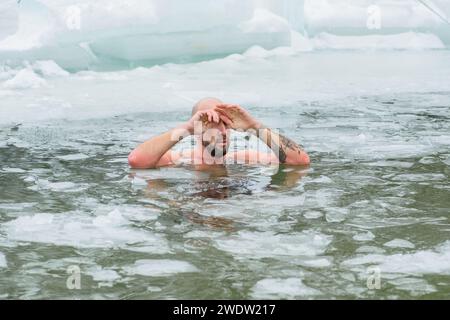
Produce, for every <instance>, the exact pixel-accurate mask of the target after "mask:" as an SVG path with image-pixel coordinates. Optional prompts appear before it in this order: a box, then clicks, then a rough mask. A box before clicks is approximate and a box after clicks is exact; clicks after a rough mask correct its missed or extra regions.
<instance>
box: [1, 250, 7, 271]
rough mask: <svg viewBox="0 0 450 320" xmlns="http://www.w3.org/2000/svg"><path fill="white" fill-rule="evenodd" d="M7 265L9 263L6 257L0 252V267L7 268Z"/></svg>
mask: <svg viewBox="0 0 450 320" xmlns="http://www.w3.org/2000/svg"><path fill="white" fill-rule="evenodd" d="M7 266H8V264H7V262H6V257H5V255H4V254H3V253H2V252H0V268H6V267H7Z"/></svg>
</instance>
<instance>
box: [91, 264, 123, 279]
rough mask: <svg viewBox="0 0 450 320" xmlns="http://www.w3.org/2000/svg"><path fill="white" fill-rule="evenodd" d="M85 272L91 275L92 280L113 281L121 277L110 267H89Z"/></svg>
mask: <svg viewBox="0 0 450 320" xmlns="http://www.w3.org/2000/svg"><path fill="white" fill-rule="evenodd" d="M87 274H89V275H90V276H92V278H93V279H94V281H99V282H114V281H116V280H118V279H120V278H121V277H120V275H119V274H118V273H117V271H114V270H111V269H103V268H101V267H99V266H97V267H95V268H91V269H90V270H88V272H87Z"/></svg>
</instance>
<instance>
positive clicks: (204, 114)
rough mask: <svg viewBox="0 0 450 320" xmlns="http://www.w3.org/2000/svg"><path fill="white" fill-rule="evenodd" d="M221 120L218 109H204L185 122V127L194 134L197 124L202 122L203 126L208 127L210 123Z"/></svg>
mask: <svg viewBox="0 0 450 320" xmlns="http://www.w3.org/2000/svg"><path fill="white" fill-rule="evenodd" d="M219 122H220V117H219V114H218V113H217V112H216V111H214V110H203V111H198V112H197V113H196V114H194V115H193V116H192V118H191V119H190V120H189V121H188V122H187V123H186V124H185V128H186V129H187V130H188V131H189V132H190V134H194V131H195V128H196V126H198V125H199V124H200V123H201V124H202V126H203V128H208V126H209V124H210V123H219ZM200 132H202V131H200Z"/></svg>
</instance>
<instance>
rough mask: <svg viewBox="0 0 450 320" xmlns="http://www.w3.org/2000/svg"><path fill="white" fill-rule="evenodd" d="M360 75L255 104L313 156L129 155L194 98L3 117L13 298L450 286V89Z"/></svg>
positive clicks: (2, 203) (1, 259) (5, 258)
mask: <svg viewBox="0 0 450 320" xmlns="http://www.w3.org/2000/svg"><path fill="white" fill-rule="evenodd" d="M406 79H407V77H406V76H403V77H402V78H400V80H399V79H394V78H391V79H390V80H389V81H391V82H392V81H401V80H403V81H406ZM424 79H428V78H426V77H425V76H424V77H423V78H421V80H420V81H423V82H424V86H425V87H426V84H425V82H427V81H425V80H424ZM439 79H440V78H438V80H439ZM373 81H374V83H375V82H377V83H378V87H382V86H383V83H382V82H380V81H379V79H378V80H377V79H374V80H373ZM447 81H448V79H447ZM427 84H428V85H430V86H431V84H430V83H429V82H428V83H427ZM348 85H350V84H348ZM440 85H442V84H441V83H440V84H439V85H435V87H439V86H440ZM354 86H355V94H348V95H347V96H346V97H339V98H333V99H316V100H315V99H307V100H304V101H302V100H301V99H299V101H298V102H290V103H285V102H284V101H281V100H280V102H279V103H273V104H272V105H270V106H269V108H260V107H258V106H257V105H249V110H250V112H251V113H252V114H254V115H255V116H256V117H258V118H260V119H261V120H262V121H263V122H264V123H266V124H268V125H270V126H271V127H273V128H279V129H280V130H282V131H283V132H284V133H285V134H286V135H287V136H289V137H292V138H294V139H295V140H297V141H299V142H300V143H302V144H303V145H304V146H305V148H306V149H307V150H308V151H309V153H310V156H311V159H312V166H311V167H310V168H295V167H280V168H276V167H245V166H239V165H229V166H227V167H226V168H222V167H214V168H211V170H210V171H206V172H196V171H194V170H193V169H192V168H190V167H179V168H166V169H160V170H143V171H133V170H130V169H129V168H128V165H127V154H128V152H129V151H130V150H131V149H132V148H133V147H134V146H135V145H136V144H137V143H139V142H141V141H142V140H143V139H145V138H146V137H149V136H152V135H154V134H157V133H160V132H162V131H164V130H166V129H168V128H171V127H173V126H175V125H176V124H177V123H179V122H180V121H182V120H183V119H186V118H187V117H188V115H189V110H184V111H180V112H176V113H174V112H172V110H170V111H153V112H150V113H149V112H143V113H130V114H127V115H116V116H107V117H97V118H95V119H93V118H90V119H89V118H87V119H78V120H76V119H71V120H67V119H66V120H64V119H53V120H41V121H37V122H32V121H26V122H24V123H23V124H21V125H10V124H3V125H1V126H0V163H1V168H0V188H1V194H0V298H3V299H12V298H25V299H43V298H45V299H47V298H68V299H73V298H82V299H91V298H94V299H109V298H117V299H169V298H170V299H171V298H180V299H228V298H234V299H247V298H248V299H260V298H270V299H271V298H274V299H279V298H283V299H284V298H286V299H294V298H296V299H323V298H337V299H347V298H349V299H361V298H362V299H368V298H371V299H393V298H403V299H411V298H421V299H429V298H438V299H448V298H449V297H450V240H449V239H450V224H449V208H450V196H449V195H450V184H449V174H450V171H449V165H450V111H449V107H450V91H445V90H444V91H443V90H437V91H432V90H426V89H425V90H423V92H408V91H407V89H408V88H406V89H405V88H403V89H404V90H401V91H403V92H391V93H389V92H384V93H382V94H363V93H361V90H359V91H358V84H357V83H354ZM356 91H358V92H356ZM367 91H369V90H367ZM375 91H376V90H375ZM394 91H395V90H394ZM399 91H400V90H399ZM30 94H31V93H26V91H25V92H22V93H20V97H19V98H18V99H25V98H26V97H27V96H29V95H30ZM3 112H4V111H3ZM36 117H39V114H36ZM239 141H241V140H239ZM233 147H234V146H232V148H233ZM236 147H237V148H239V147H240V145H239V144H238V145H236ZM73 268H75V269H76V268H79V269H80V271H81V274H80V277H81V289H79V290H77V289H75V290H70V289H68V287H67V279H68V277H69V274H68V270H74V269H73ZM374 268H375V269H374ZM378 274H379V276H380V284H381V288H380V289H376V288H375V289H374V288H373V287H371V286H369V287H368V285H367V283H368V279H369V284H372V282H371V281H370V280H371V279H372V278H369V277H370V276H373V275H378Z"/></svg>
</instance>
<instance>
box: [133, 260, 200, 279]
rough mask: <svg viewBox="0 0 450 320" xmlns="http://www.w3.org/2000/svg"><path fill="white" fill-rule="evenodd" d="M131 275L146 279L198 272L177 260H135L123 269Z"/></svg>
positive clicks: (188, 264) (193, 267)
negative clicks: (145, 277)
mask: <svg viewBox="0 0 450 320" xmlns="http://www.w3.org/2000/svg"><path fill="white" fill-rule="evenodd" d="M124 271H125V272H127V273H128V274H131V275H141V276H147V277H167V276H171V275H173V274H177V273H188V272H198V271H199V270H198V269H197V268H196V267H195V266H193V265H192V264H190V263H189V262H186V261H179V260H148V259H147V260H137V261H136V262H135V263H134V265H132V266H127V267H124Z"/></svg>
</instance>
